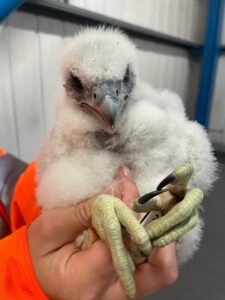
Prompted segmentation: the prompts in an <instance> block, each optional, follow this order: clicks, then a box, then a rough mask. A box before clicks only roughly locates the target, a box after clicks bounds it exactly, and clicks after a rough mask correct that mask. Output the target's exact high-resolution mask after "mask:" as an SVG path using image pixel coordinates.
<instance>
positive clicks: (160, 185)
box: [156, 173, 176, 191]
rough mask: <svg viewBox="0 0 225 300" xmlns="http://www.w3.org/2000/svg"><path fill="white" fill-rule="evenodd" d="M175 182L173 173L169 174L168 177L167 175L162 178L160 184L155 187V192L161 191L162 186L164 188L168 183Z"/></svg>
mask: <svg viewBox="0 0 225 300" xmlns="http://www.w3.org/2000/svg"><path fill="white" fill-rule="evenodd" d="M175 180H176V177H175V175H174V174H173V173H171V174H170V175H168V176H167V177H166V178H164V179H163V180H162V181H161V182H160V184H159V185H158V186H157V189H156V190H157V191H159V190H161V189H162V188H163V187H164V186H166V185H167V184H169V183H172V182H174V181H175Z"/></svg>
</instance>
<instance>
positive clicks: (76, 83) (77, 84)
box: [70, 74, 84, 92]
mask: <svg viewBox="0 0 225 300" xmlns="http://www.w3.org/2000/svg"><path fill="white" fill-rule="evenodd" d="M70 82H71V86H72V87H73V89H74V90H75V91H77V92H81V91H82V90H83V89H84V87H83V84H82V82H81V80H80V79H79V77H77V76H74V75H73V74H70Z"/></svg>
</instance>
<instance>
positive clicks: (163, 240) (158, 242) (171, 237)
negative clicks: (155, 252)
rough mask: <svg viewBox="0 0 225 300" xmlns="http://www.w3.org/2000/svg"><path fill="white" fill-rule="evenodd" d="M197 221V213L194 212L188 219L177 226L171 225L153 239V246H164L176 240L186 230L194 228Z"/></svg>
mask: <svg viewBox="0 0 225 300" xmlns="http://www.w3.org/2000/svg"><path fill="white" fill-rule="evenodd" d="M197 223H198V214H197V212H194V213H193V214H192V215H191V217H190V218H189V219H187V220H186V221H185V222H182V223H181V224H178V225H177V226H175V227H173V228H172V229H171V230H169V231H168V232H166V233H165V234H163V235H162V236H160V237H159V238H157V239H155V240H153V242H152V243H153V245H154V246H155V247H164V246H166V245H168V244H170V243H171V242H175V241H177V240H178V239H179V238H180V237H181V236H183V235H184V234H185V233H186V232H188V231H190V230H191V229H192V228H194V227H195V226H196V225H197Z"/></svg>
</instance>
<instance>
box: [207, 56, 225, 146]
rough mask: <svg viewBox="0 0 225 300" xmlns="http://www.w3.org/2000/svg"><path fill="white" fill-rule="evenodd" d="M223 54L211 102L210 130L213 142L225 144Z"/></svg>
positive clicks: (224, 69) (224, 57)
mask: <svg viewBox="0 0 225 300" xmlns="http://www.w3.org/2000/svg"><path fill="white" fill-rule="evenodd" d="M224 71H225V55H223V56H221V57H220V59H219V63H218V68H217V75H216V83H215V91H214V97H213V103H212V110H211V118H210V132H211V136H212V139H213V141H214V142H216V143H220V144H223V145H225V84H224Z"/></svg>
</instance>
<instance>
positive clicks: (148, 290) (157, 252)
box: [105, 244, 178, 300]
mask: <svg viewBox="0 0 225 300" xmlns="http://www.w3.org/2000/svg"><path fill="white" fill-rule="evenodd" d="M177 276H178V268H177V260H176V252H175V245H174V244H171V245H169V246H166V247H165V248H162V249H161V248H156V249H153V252H152V255H151V256H150V258H149V259H148V261H147V262H145V263H142V264H140V265H138V266H136V271H135V272H134V279H135V283H136V290H137V294H136V295H135V298H134V299H142V298H143V297H144V296H147V295H148V296H149V295H151V294H153V293H155V292H157V291H159V290H160V289H161V288H162V287H165V286H167V285H170V284H172V283H174V282H175V281H176V279H177ZM112 295H113V297H112ZM105 299H108V300H112V299H124V300H125V299H126V300H127V297H125V296H124V291H123V289H121V285H120V282H117V284H116V285H114V286H112V287H111V288H109V289H108V290H107V292H106V297H105Z"/></svg>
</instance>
